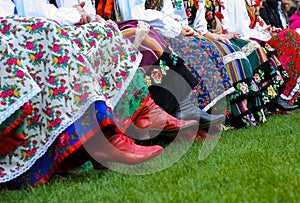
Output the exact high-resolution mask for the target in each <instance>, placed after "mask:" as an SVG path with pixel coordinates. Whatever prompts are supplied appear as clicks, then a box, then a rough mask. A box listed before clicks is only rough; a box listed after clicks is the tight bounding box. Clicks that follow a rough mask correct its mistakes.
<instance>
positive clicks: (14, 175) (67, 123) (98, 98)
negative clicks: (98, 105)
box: [0, 95, 109, 183]
mask: <svg viewBox="0 0 300 203" xmlns="http://www.w3.org/2000/svg"><path fill="white" fill-rule="evenodd" d="M95 101H105V103H106V104H109V102H107V101H106V99H105V97H104V96H103V95H101V96H94V97H92V98H90V99H89V100H88V101H87V102H86V103H85V105H84V106H83V107H82V108H81V109H80V110H79V111H78V113H77V114H76V115H74V116H73V117H72V118H71V119H69V120H68V121H65V122H64V123H62V124H61V126H60V127H59V128H58V129H56V130H55V131H54V132H53V133H52V136H51V137H50V138H49V141H48V142H47V143H46V144H45V146H44V147H43V148H42V149H41V150H39V151H38V152H37V153H36V155H35V156H34V157H33V158H32V159H31V160H30V161H28V163H27V164H26V165H25V166H24V167H22V168H20V169H19V170H18V171H16V172H15V173H12V174H10V175H7V176H6V177H3V178H0V183H4V182H8V181H10V180H12V179H14V178H17V177H18V176H20V175H22V174H23V173H25V172H26V171H28V170H29V169H30V168H31V167H32V166H33V165H34V164H35V162H36V161H37V160H38V159H39V158H41V157H42V156H43V155H44V154H45V153H46V152H47V150H48V148H49V147H50V146H51V145H52V144H53V142H54V141H55V140H56V138H57V137H58V136H59V135H60V134H61V133H62V132H63V131H65V130H66V129H67V128H68V127H69V126H70V125H72V124H73V123H74V122H75V121H77V120H78V119H79V118H80V117H82V116H83V114H84V113H85V112H86V110H87V109H88V108H89V107H90V105H91V104H92V103H94V102H95Z"/></svg>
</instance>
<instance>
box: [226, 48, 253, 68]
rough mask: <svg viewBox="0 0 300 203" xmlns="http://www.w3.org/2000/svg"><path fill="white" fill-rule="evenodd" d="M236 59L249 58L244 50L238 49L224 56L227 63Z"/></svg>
mask: <svg viewBox="0 0 300 203" xmlns="http://www.w3.org/2000/svg"><path fill="white" fill-rule="evenodd" d="M236 59H247V56H246V54H245V53H244V52H241V51H236V52H233V53H231V54H228V55H226V56H224V57H223V62H224V64H225V65H226V64H227V63H230V62H232V61H234V60H236Z"/></svg>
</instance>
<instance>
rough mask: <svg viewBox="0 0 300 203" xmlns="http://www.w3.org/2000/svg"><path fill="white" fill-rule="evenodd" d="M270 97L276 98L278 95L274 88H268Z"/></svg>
mask: <svg viewBox="0 0 300 203" xmlns="http://www.w3.org/2000/svg"><path fill="white" fill-rule="evenodd" d="M268 95H270V96H272V97H275V96H276V95H277V94H276V92H275V90H274V88H273V87H272V86H270V87H268Z"/></svg>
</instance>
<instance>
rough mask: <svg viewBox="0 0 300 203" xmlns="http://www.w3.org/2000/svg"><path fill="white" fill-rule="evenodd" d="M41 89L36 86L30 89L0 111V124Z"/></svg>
mask: <svg viewBox="0 0 300 203" xmlns="http://www.w3.org/2000/svg"><path fill="white" fill-rule="evenodd" d="M40 91H41V89H40V88H39V87H38V86H36V87H34V88H33V89H31V90H30V91H29V92H28V93H27V94H26V95H24V96H22V97H21V98H20V99H18V100H17V101H16V102H15V103H13V104H12V105H11V106H10V107H8V109H7V110H6V111H4V112H3V113H1V115H0V125H1V124H2V123H3V122H4V121H5V120H6V119H7V118H9V117H10V116H11V115H12V114H13V113H15V112H16V111H17V110H18V109H20V108H21V107H22V106H23V105H24V104H25V103H26V102H28V101H29V100H30V99H32V98H33V97H34V96H35V95H37V94H38V93H39V92H40Z"/></svg>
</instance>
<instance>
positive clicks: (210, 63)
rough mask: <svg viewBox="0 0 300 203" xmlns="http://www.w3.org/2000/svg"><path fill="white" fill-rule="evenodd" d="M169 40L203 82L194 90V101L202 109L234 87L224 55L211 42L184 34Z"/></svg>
mask: <svg viewBox="0 0 300 203" xmlns="http://www.w3.org/2000/svg"><path fill="white" fill-rule="evenodd" d="M167 42H168V43H169V45H170V47H171V49H172V50H173V51H174V53H176V54H177V55H178V56H179V57H180V58H182V59H183V60H184V61H186V63H187V64H186V65H187V67H190V68H191V67H193V68H192V69H193V70H192V69H191V70H192V72H193V73H195V71H196V72H197V74H195V77H196V78H197V77H198V79H199V81H200V80H201V81H202V82H203V83H202V85H201V86H202V87H200V88H199V89H194V91H193V97H194V102H196V104H197V105H198V106H199V107H200V108H201V109H204V108H205V107H206V106H208V105H209V104H210V103H211V102H213V100H214V99H216V98H217V97H218V96H219V95H222V94H223V93H224V91H226V90H229V89H230V88H231V87H232V85H231V83H230V77H229V75H228V73H227V69H226V68H225V66H224V63H223V60H222V57H221V55H220V53H219V52H218V51H217V49H216V47H214V46H213V45H212V44H211V43H209V42H208V41H206V40H205V39H198V38H189V37H182V36H179V37H176V38H175V39H167ZM199 76H200V77H201V78H199ZM224 96H225V95H224ZM207 110H208V109H207Z"/></svg>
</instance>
